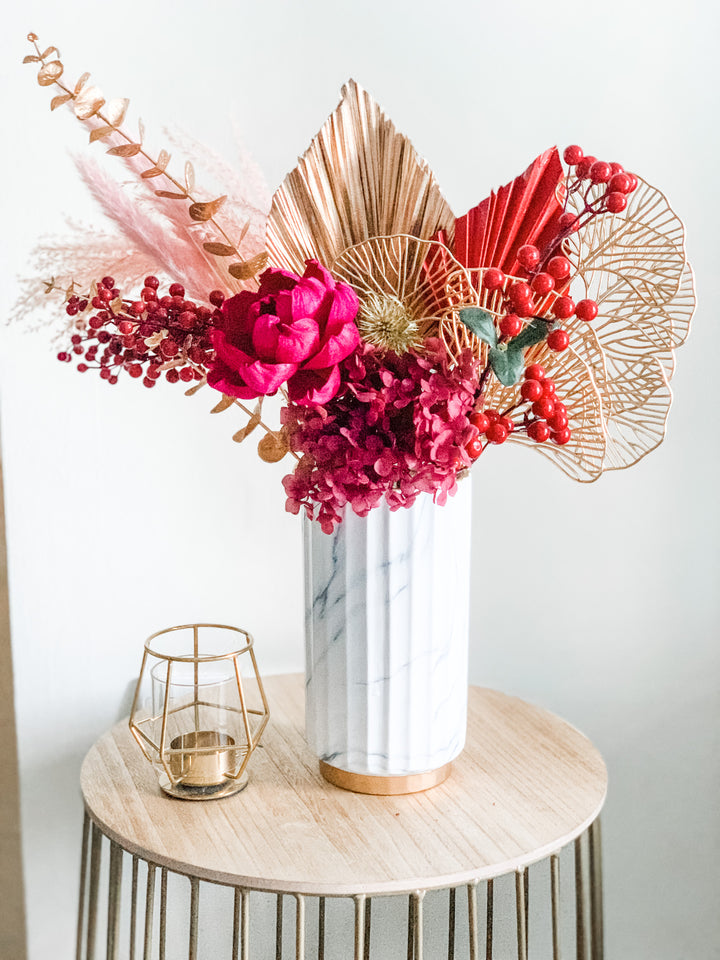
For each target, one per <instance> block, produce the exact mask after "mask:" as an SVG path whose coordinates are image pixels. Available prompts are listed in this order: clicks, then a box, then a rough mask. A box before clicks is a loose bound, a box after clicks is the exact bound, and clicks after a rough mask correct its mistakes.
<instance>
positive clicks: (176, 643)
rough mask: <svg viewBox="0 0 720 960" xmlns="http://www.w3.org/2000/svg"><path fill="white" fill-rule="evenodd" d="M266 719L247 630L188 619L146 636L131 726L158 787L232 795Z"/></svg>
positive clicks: (190, 795) (194, 794)
mask: <svg viewBox="0 0 720 960" xmlns="http://www.w3.org/2000/svg"><path fill="white" fill-rule="evenodd" d="M269 717H270V711H269V710H268V705H267V699H266V697H265V691H264V689H263V684H262V680H261V678H260V674H259V672H258V667H257V661H256V659H255V652H254V650H253V638H252V636H251V635H250V634H249V633H248V632H247V630H243V629H241V628H240V627H231V626H227V625H226V624H219V623H188V624H182V625H180V626H176V627H168V628H167V629H165V630H159V631H158V632H157V633H154V634H152V636H150V637H148V639H147V640H146V641H145V651H144V653H143V660H142V666H141V668H140V676H139V677H138V682H137V686H136V688H135V696H134V698H133V705H132V710H131V711H130V730H131V732H132V735H133V736H134V738H135V740H136V741H137V743H138V745H139V746H140V749H141V750H142V752H143V753H144V754H145V757H146V758H147V759H148V760H149V761H150V763H152V764H153V766H154V767H155V769H156V772H157V774H158V779H159V782H160V787H161V789H162V790H164V791H165V793H167V794H170V796H173V797H180V798H182V799H185V800H209V799H216V798H219V797H227V796H230V795H232V794H234V793H238V792H239V791H240V790H242V789H243V788H244V787H245V786H246V785H247V781H248V776H247V773H246V768H247V765H248V762H249V760H250V757H251V755H252V752H253V750H254V749H255V747H256V746H257V745H258V743H259V741H260V737H261V736H262V733H263V730H264V729H265V727H266V726H267V722H268V719H269Z"/></svg>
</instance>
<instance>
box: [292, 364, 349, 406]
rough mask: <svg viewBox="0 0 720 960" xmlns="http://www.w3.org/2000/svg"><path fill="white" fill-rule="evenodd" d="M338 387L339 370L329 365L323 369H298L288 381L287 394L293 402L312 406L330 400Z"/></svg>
mask: <svg viewBox="0 0 720 960" xmlns="http://www.w3.org/2000/svg"><path fill="white" fill-rule="evenodd" d="M339 387H340V370H339V368H338V367H329V368H326V369H325V370H306V369H305V368H303V369H301V370H299V371H298V372H297V373H296V374H295V376H294V377H292V379H291V380H289V381H288V396H289V397H290V399H291V400H292V402H293V403H298V404H300V405H301V406H314V405H317V404H323V403H327V402H328V400H332V398H333V397H334V396H335V394H336V393H337V392H338V389H339Z"/></svg>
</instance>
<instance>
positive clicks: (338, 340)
mask: <svg viewBox="0 0 720 960" xmlns="http://www.w3.org/2000/svg"><path fill="white" fill-rule="evenodd" d="M359 343H360V332H359V331H358V328H357V327H356V326H355V324H354V323H353V321H352V320H351V321H350V322H349V323H345V324H343V326H341V327H340V329H338V330H337V333H335V332H333V333H332V334H331V335H330V336H327V334H326V336H325V337H323V340H322V345H321V347H320V350H319V351H318V352H317V353H316V354H315V356H314V357H312V358H311V359H310V360H308V361H307V362H306V363H305V364H304V367H305V369H306V370H316V369H318V368H319V367H329V366H331V364H336V363H340V361H341V360H344V359H345V357H348V356H350V354H351V353H352V352H353V350H354V349H355V347H357V345H358V344H359Z"/></svg>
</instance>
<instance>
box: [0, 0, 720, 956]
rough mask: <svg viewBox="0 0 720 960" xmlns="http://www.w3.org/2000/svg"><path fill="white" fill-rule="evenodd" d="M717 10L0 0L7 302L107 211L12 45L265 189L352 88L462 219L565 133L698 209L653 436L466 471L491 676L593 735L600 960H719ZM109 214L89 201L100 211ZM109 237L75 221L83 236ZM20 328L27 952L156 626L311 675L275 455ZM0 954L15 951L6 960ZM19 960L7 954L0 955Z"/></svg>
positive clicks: (59, 949) (15, 472)
mask: <svg viewBox="0 0 720 960" xmlns="http://www.w3.org/2000/svg"><path fill="white" fill-rule="evenodd" d="M717 10H718V8H717V6H716V4H714V3H711V2H710V0H687V2H684V3H683V4H677V3H675V2H667V0H661V2H658V3H655V4H653V5H647V4H645V3H643V2H640V0H624V2H623V0H608V2H606V3H605V4H603V5H598V4H594V5H588V6H583V5H581V4H579V3H578V2H577V0H568V2H563V0H548V2H546V3H538V2H536V0H534V2H530V0H521V2H514V3H512V2H511V3H508V4H506V5H503V6H502V9H501V5H499V4H498V5H492V4H489V3H480V2H475V3H473V2H470V0H466V2H458V3H449V4H436V3H428V2H426V0H414V2H397V0H382V2H379V0H365V2H364V3H362V4H358V3H347V2H340V0H336V2H332V3H331V2H327V0H306V2H303V3H290V2H287V3H282V2H278V0H266V2H264V3H252V4H251V3H246V2H243V0H240V2H236V3H233V4H230V3H223V2H218V0H206V2H204V3H202V4H197V3H190V2H188V0H176V2H175V3H167V2H151V3H148V2H142V3H141V2H139V0H124V2H123V3H122V4H109V3H101V2H95V3H92V2H89V0H87V2H80V0H69V2H68V3H66V4H56V3H51V2H50V0H30V2H28V3H27V4H26V5H25V8H24V10H23V12H22V14H20V13H19V12H18V8H17V7H15V6H13V8H12V9H11V10H10V11H9V12H6V13H5V15H4V18H3V32H2V39H1V40H0V44H2V57H1V58H0V64H1V65H0V70H1V71H2V80H3V87H4V91H3V92H4V96H5V101H6V102H5V104H4V111H3V120H4V137H5V138H6V143H5V146H4V148H3V151H2V163H3V165H4V167H5V173H4V176H3V177H2V179H1V180H0V184H1V185H2V196H3V205H2V212H3V224H2V226H3V229H2V231H1V234H0V235H1V237H2V244H3V248H4V260H5V264H6V269H5V278H4V279H5V283H4V286H3V290H2V313H3V314H6V313H7V312H8V310H9V308H10V305H11V304H12V302H13V300H14V298H15V295H16V292H15V286H14V280H13V277H14V275H15V274H16V273H18V272H22V270H23V267H24V265H25V261H26V257H27V253H28V251H29V249H30V248H31V246H32V244H33V241H34V239H35V238H36V237H37V236H38V235H40V234H44V233H48V232H50V233H51V232H54V231H57V230H58V229H60V228H61V226H62V216H63V215H64V214H70V215H72V216H82V217H86V218H87V219H88V221H89V222H92V220H91V218H93V217H95V216H96V215H95V214H94V213H93V212H92V207H91V205H90V203H89V202H88V200H87V199H86V197H85V196H84V194H83V191H82V189H81V187H80V186H79V184H78V182H77V179H76V177H75V174H74V171H73V168H72V165H71V162H70V160H69V158H68V157H67V155H66V152H65V149H66V148H72V149H78V150H81V149H84V144H85V142H86V135H85V134H84V133H83V130H82V129H81V127H80V125H79V124H77V123H76V122H75V121H74V120H73V119H72V118H71V117H70V116H68V115H60V114H61V111H58V113H56V114H50V112H49V109H48V101H49V96H48V92H47V91H45V90H41V89H40V88H38V87H37V85H36V83H35V80H34V76H33V70H32V68H30V67H23V66H21V65H20V61H21V59H22V57H23V56H24V54H25V53H26V52H27V50H26V46H27V45H26V43H25V39H24V38H25V34H26V33H27V31H28V30H34V31H35V32H37V33H38V34H39V35H40V38H41V42H42V43H44V44H45V43H46V44H48V45H49V44H55V45H57V46H58V47H59V48H60V50H61V52H62V54H63V58H64V60H65V62H66V64H67V67H68V71H69V73H70V74H71V75H73V76H77V75H79V74H80V73H82V72H83V71H85V70H90V71H91V72H92V74H93V76H94V78H95V79H96V81H97V82H98V83H99V84H100V85H101V86H102V87H103V89H104V90H105V91H106V93H107V94H108V95H111V96H129V97H130V98H131V111H132V116H134V117H137V116H138V115H141V116H142V117H143V119H144V120H145V122H146V124H147V126H148V129H149V130H150V131H151V138H152V139H154V140H156V141H157V143H158V145H160V146H162V138H161V135H160V131H159V127H160V125H161V124H162V123H163V122H174V123H178V124H180V125H182V126H183V127H184V128H186V129H187V130H188V131H190V132H191V133H193V134H195V135H196V136H198V137H199V138H200V139H202V140H204V141H206V142H207V143H208V144H210V145H212V146H214V147H216V148H217V149H218V150H220V151H221V152H223V153H225V154H226V155H228V156H231V151H232V133H231V124H230V121H231V119H232V118H235V119H236V120H237V121H238V123H239V125H240V128H241V129H242V131H243V135H244V139H245V143H246V145H247V146H248V147H249V148H250V149H251V151H252V152H253V153H254V154H255V156H256V157H257V159H258V160H259V162H260V163H261V165H262V167H263V168H264V170H265V171H266V174H267V177H268V180H269V182H270V184H271V185H272V186H275V185H276V184H277V183H279V181H280V180H281V178H282V176H283V175H284V174H285V172H287V171H288V170H289V169H290V168H291V167H292V166H293V164H294V162H295V158H296V156H297V155H298V154H299V153H301V152H302V151H303V150H304V149H305V147H306V145H307V144H308V142H309V140H310V138H311V137H312V135H313V134H314V133H315V132H316V131H317V129H318V128H319V127H320V125H321V123H322V122H323V121H324V119H325V117H326V115H327V114H328V113H329V112H330V111H331V110H332V109H333V107H334V106H335V103H336V101H337V96H338V91H339V87H340V86H341V84H342V82H343V81H344V80H345V79H346V78H347V77H349V76H354V77H355V78H357V79H358V80H359V81H360V82H361V83H363V85H364V86H366V87H367V88H368V89H369V90H370V91H371V92H373V93H374V95H375V96H376V97H377V98H378V99H379V101H380V102H381V104H382V105H383V106H384V107H385V109H386V110H387V112H388V113H389V114H390V116H391V117H392V118H393V119H394V120H395V122H396V123H397V125H398V126H399V128H400V129H401V130H403V131H404V132H406V133H408V134H409V135H410V136H411V137H412V138H413V140H414V142H415V144H416V146H417V148H418V149H419V151H420V152H421V153H422V154H424V155H425V156H426V157H427V158H428V160H429V161H430V163H431V165H432V166H433V168H434V169H435V171H436V173H437V175H438V178H439V180H440V182H441V184H442V185H443V187H444V189H445V192H446V195H447V196H448V199H449V200H450V203H451V204H452V205H453V207H454V209H455V211H456V212H457V213H458V214H460V213H462V212H464V211H465V210H466V209H468V208H469V207H470V206H472V205H474V204H475V203H476V202H478V201H479V200H480V199H481V198H482V197H484V196H485V195H486V194H487V192H488V191H489V189H490V188H491V187H493V186H496V185H498V184H499V183H502V182H505V181H506V180H508V179H509V178H510V177H512V176H514V175H515V174H517V173H519V172H520V171H521V170H522V169H523V168H524V167H525V165H526V164H527V163H528V162H529V161H530V160H531V159H532V158H533V157H534V156H535V155H536V154H537V153H539V152H540V151H541V150H542V149H544V148H545V147H546V146H549V145H551V144H552V143H555V142H557V143H559V144H561V145H564V144H567V143H570V142H578V143H580V144H582V145H584V146H585V147H586V148H587V150H588V151H590V152H592V153H595V154H597V155H599V156H603V157H608V158H610V159H614V158H617V159H619V160H620V161H621V162H623V163H625V164H626V165H627V166H628V167H629V168H631V169H633V170H636V171H638V172H639V173H641V174H642V175H643V176H644V177H645V178H646V179H648V180H649V181H650V182H651V183H654V184H656V185H658V186H660V187H661V188H662V189H663V190H664V191H665V192H666V193H667V194H668V195H669V197H670V198H671V201H672V203H673V205H674V206H675V208H676V209H677V211H678V212H679V213H680V214H681V215H682V216H683V218H684V219H685V221H686V223H687V227H688V236H689V239H688V249H689V252H690V256H691V259H692V262H693V264H694V266H695V269H696V274H697V280H698V291H699V295H700V298H701V306H700V309H699V311H698V314H697V317H696V322H695V329H694V332H693V334H692V336H691V339H690V341H689V343H688V344H687V345H686V346H685V347H683V348H682V350H681V351H680V352H679V356H678V372H677V375H676V378H675V380H674V386H675V391H676V398H677V399H676V403H675V406H674V408H673V412H672V414H671V419H670V433H669V437H668V439H667V441H666V443H665V444H664V446H663V447H662V448H661V449H660V450H659V451H657V452H656V453H654V454H653V455H652V456H650V457H648V458H647V459H646V460H644V461H643V462H642V463H641V464H640V465H639V466H637V467H636V468H634V469H633V470H631V471H627V472H623V473H620V474H618V475H612V476H608V477H606V478H604V479H603V480H601V481H600V483H598V484H596V485H593V486H590V487H585V486H581V485H577V484H573V483H572V482H571V481H569V480H567V479H565V478H564V477H563V476H562V475H561V474H560V473H559V472H558V471H556V470H555V469H554V468H553V467H552V466H550V465H548V464H547V463H546V462H545V461H543V460H542V459H541V458H539V457H534V456H533V455H532V454H531V453H530V452H528V451H525V450H519V451H518V450H511V449H508V448H501V449H498V450H496V451H493V452H492V454H491V455H488V456H486V457H484V458H483V461H484V462H483V463H482V464H479V465H478V467H477V469H476V474H475V477H474V484H475V488H474V489H475V501H476V502H475V508H476V509H475V521H474V523H475V539H474V555H473V583H474V587H475V598H474V605H473V632H474V635H475V646H474V650H473V654H472V660H471V677H472V679H473V681H474V682H478V683H483V684H488V685H492V686H496V687H499V688H501V689H504V690H506V691H508V692H512V693H516V694H519V695H521V696H524V697H526V698H527V699H529V700H531V701H533V702H536V703H539V704H542V705H544V706H547V707H549V708H550V709H553V710H555V711H556V712H558V713H560V714H561V715H563V716H565V717H567V718H568V719H569V720H571V721H572V722H573V723H574V724H575V725H576V726H578V727H579V728H581V729H582V730H584V731H585V732H586V733H587V734H588V735H590V736H591V737H592V738H593V739H594V740H595V742H596V743H597V745H598V746H599V747H600V749H601V750H602V751H603V753H604V754H605V756H606V758H607V761H608V766H609V770H610V796H609V800H608V806H607V815H606V818H605V831H604V833H605V852H606V864H607V867H606V871H607V872H606V879H607V892H606V902H607V942H608V956H611V957H612V956H627V957H633V958H645V957H648V958H650V957H652V958H653V960H677V958H678V957H693V958H696V957H697V958H704V957H712V956H718V953H717V949H718V948H717V943H718V941H719V939H720V925H719V921H718V912H717V899H718V894H719V893H720V890H719V889H718V881H717V872H716V869H714V867H715V864H716V862H717V855H718V853H719V852H720V849H719V847H720V844H719V842H718V841H719V839H720V836H719V830H718V816H717V809H716V808H717V799H716V798H717V791H718V786H719V785H720V784H719V783H718V780H719V777H718V774H719V772H720V770H719V766H718V760H717V747H718V739H719V738H718V730H719V727H718V706H719V705H720V703H719V697H718V675H719V671H718V642H717V641H718V633H719V632H720V631H719V630H718V626H719V621H720V617H719V612H720V611H719V609H718V596H717V583H718V548H717V540H718V534H719V533H720V529H719V527H720V524H719V522H718V521H719V517H718V506H717V503H718V498H717V490H718V457H717V453H716V446H717V441H716V426H715V420H716V417H715V416H714V410H715V407H716V404H717V396H716V394H717V390H716V386H715V385H716V382H717V376H718V374H717V370H718V361H717V359H716V357H715V354H714V352H713V343H716V340H715V338H714V330H713V328H712V326H711V324H712V323H713V322H714V316H715V313H716V304H715V300H716V298H717V294H716V292H715V287H716V283H715V277H716V275H717V271H718V262H719V261H720V244H718V239H717V237H718V218H719V217H720V209H719V208H718V187H717V182H716V176H717V174H716V168H717V156H718V153H719V149H720V143H719V137H718V132H717V123H716V121H717V116H718V96H717V94H718V89H720V87H719V84H718V80H719V77H718V72H717V51H716V41H717V35H718V28H719V27H720V17H719V16H718V12H717ZM95 222H97V219H95ZM90 237H91V233H89V238H90ZM56 349H57V348H53V346H52V345H51V343H50V340H49V336H48V334H46V332H45V331H41V332H37V333H34V334H30V335H21V334H20V333H19V332H18V330H17V329H12V330H4V331H2V351H1V354H2V355H1V356H0V387H1V390H2V438H3V448H4V449H3V459H4V467H5V471H6V498H7V516H8V521H7V522H8V542H9V551H10V571H11V606H12V625H13V644H14V658H15V682H16V698H17V714H18V729H19V746H20V757H21V775H22V802H23V817H24V836H25V858H26V870H27V872H26V882H27V897H28V917H29V926H30V931H29V935H30V960H44V958H45V957H48V956H53V957H57V958H58V960H64V958H69V957H70V956H71V955H72V943H73V932H74V901H75V879H76V872H77V846H78V842H79V829H80V817H81V811H80V802H79V796H78V790H77V774H78V769H79V764H80V761H81V758H82V756H83V754H84V752H85V751H86V750H87V748H88V747H89V745H90V744H91V743H92V741H93V740H94V739H95V738H96V737H97V736H98V735H99V734H100V733H101V732H102V731H104V730H105V729H106V728H107V727H108V726H109V725H110V724H111V723H113V722H114V721H115V720H116V718H118V717H119V716H120V715H121V713H122V711H123V710H126V709H127V688H128V685H129V683H130V682H131V681H132V679H133V677H134V675H135V674H136V672H137V670H138V667H139V662H140V652H141V647H142V642H143V640H144V638H145V637H146V636H147V635H148V634H149V633H151V632H152V631H153V630H155V629H157V628H159V627H162V626H165V625H168V624H169V623H173V622H182V621H186V620H192V619H196V618H204V617H210V618H213V619H216V620H226V621H228V622H236V623H240V624H242V625H244V626H247V627H248V628H249V629H250V630H252V631H253V632H254V633H255V635H256V638H257V645H258V655H259V657H260V663H261V668H262V669H263V670H264V671H265V672H266V673H272V672H278V671H283V670H288V669H299V668H300V667H301V664H302V638H301V596H300V589H301V561H300V551H299V528H298V524H297V522H296V520H295V519H294V518H292V517H290V516H288V515H286V514H285V513H284V512H283V502H284V497H283V492H282V488H281V486H280V482H279V481H280V477H281V476H282V473H283V469H282V467H267V466H265V465H263V464H261V463H260V462H259V461H258V460H257V459H256V458H255V456H254V452H253V448H252V446H248V447H243V448H237V447H236V446H235V445H234V444H232V443H231V442H230V435H231V433H232V432H233V429H235V428H234V427H233V425H232V423H231V422H230V421H231V418H232V414H231V413H226V414H223V415H222V416H220V417H213V418H211V417H209V416H208V414H207V411H208V409H209V406H210V401H209V400H208V399H206V398H204V397H203V396H202V394H201V395H200V396H198V397H196V398H194V399H184V398H183V397H182V396H181V395H180V394H179V392H178V391H177V390H173V389H172V388H170V387H168V388H167V389H157V390H155V391H153V392H152V393H151V392H149V391H146V390H144V389H143V388H142V387H141V386H139V385H138V384H136V383H135V382H133V383H129V384H125V385H120V384H118V386H117V387H115V388H110V387H108V386H107V385H106V384H104V383H101V382H100V381H99V380H95V379H91V378H90V376H89V375H88V376H86V377H84V378H81V377H80V376H78V374H77V373H75V372H74V371H73V370H72V369H71V368H70V367H69V366H68V365H61V364H59V363H57V362H56V361H55V360H54V352H55V350H56ZM3 960H4V958H3ZM8 960H10V958H8Z"/></svg>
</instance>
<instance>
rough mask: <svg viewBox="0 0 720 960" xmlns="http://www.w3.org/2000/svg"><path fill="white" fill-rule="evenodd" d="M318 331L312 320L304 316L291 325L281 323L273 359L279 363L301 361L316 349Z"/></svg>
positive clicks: (318, 337) (318, 338)
mask: <svg viewBox="0 0 720 960" xmlns="http://www.w3.org/2000/svg"><path fill="white" fill-rule="evenodd" d="M319 340H320V331H319V330H318V325H317V323H316V322H315V321H314V320H311V319H310V318H309V317H306V318H305V319H304V320H296V321H295V322H294V323H293V324H292V325H291V326H286V325H285V324H282V326H281V327H280V330H279V335H278V339H277V348H276V351H275V359H276V360H277V361H278V362H279V363H302V361H303V360H305V359H306V357H311V356H312V355H313V353H314V352H315V351H316V350H317V346H318V342H319Z"/></svg>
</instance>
